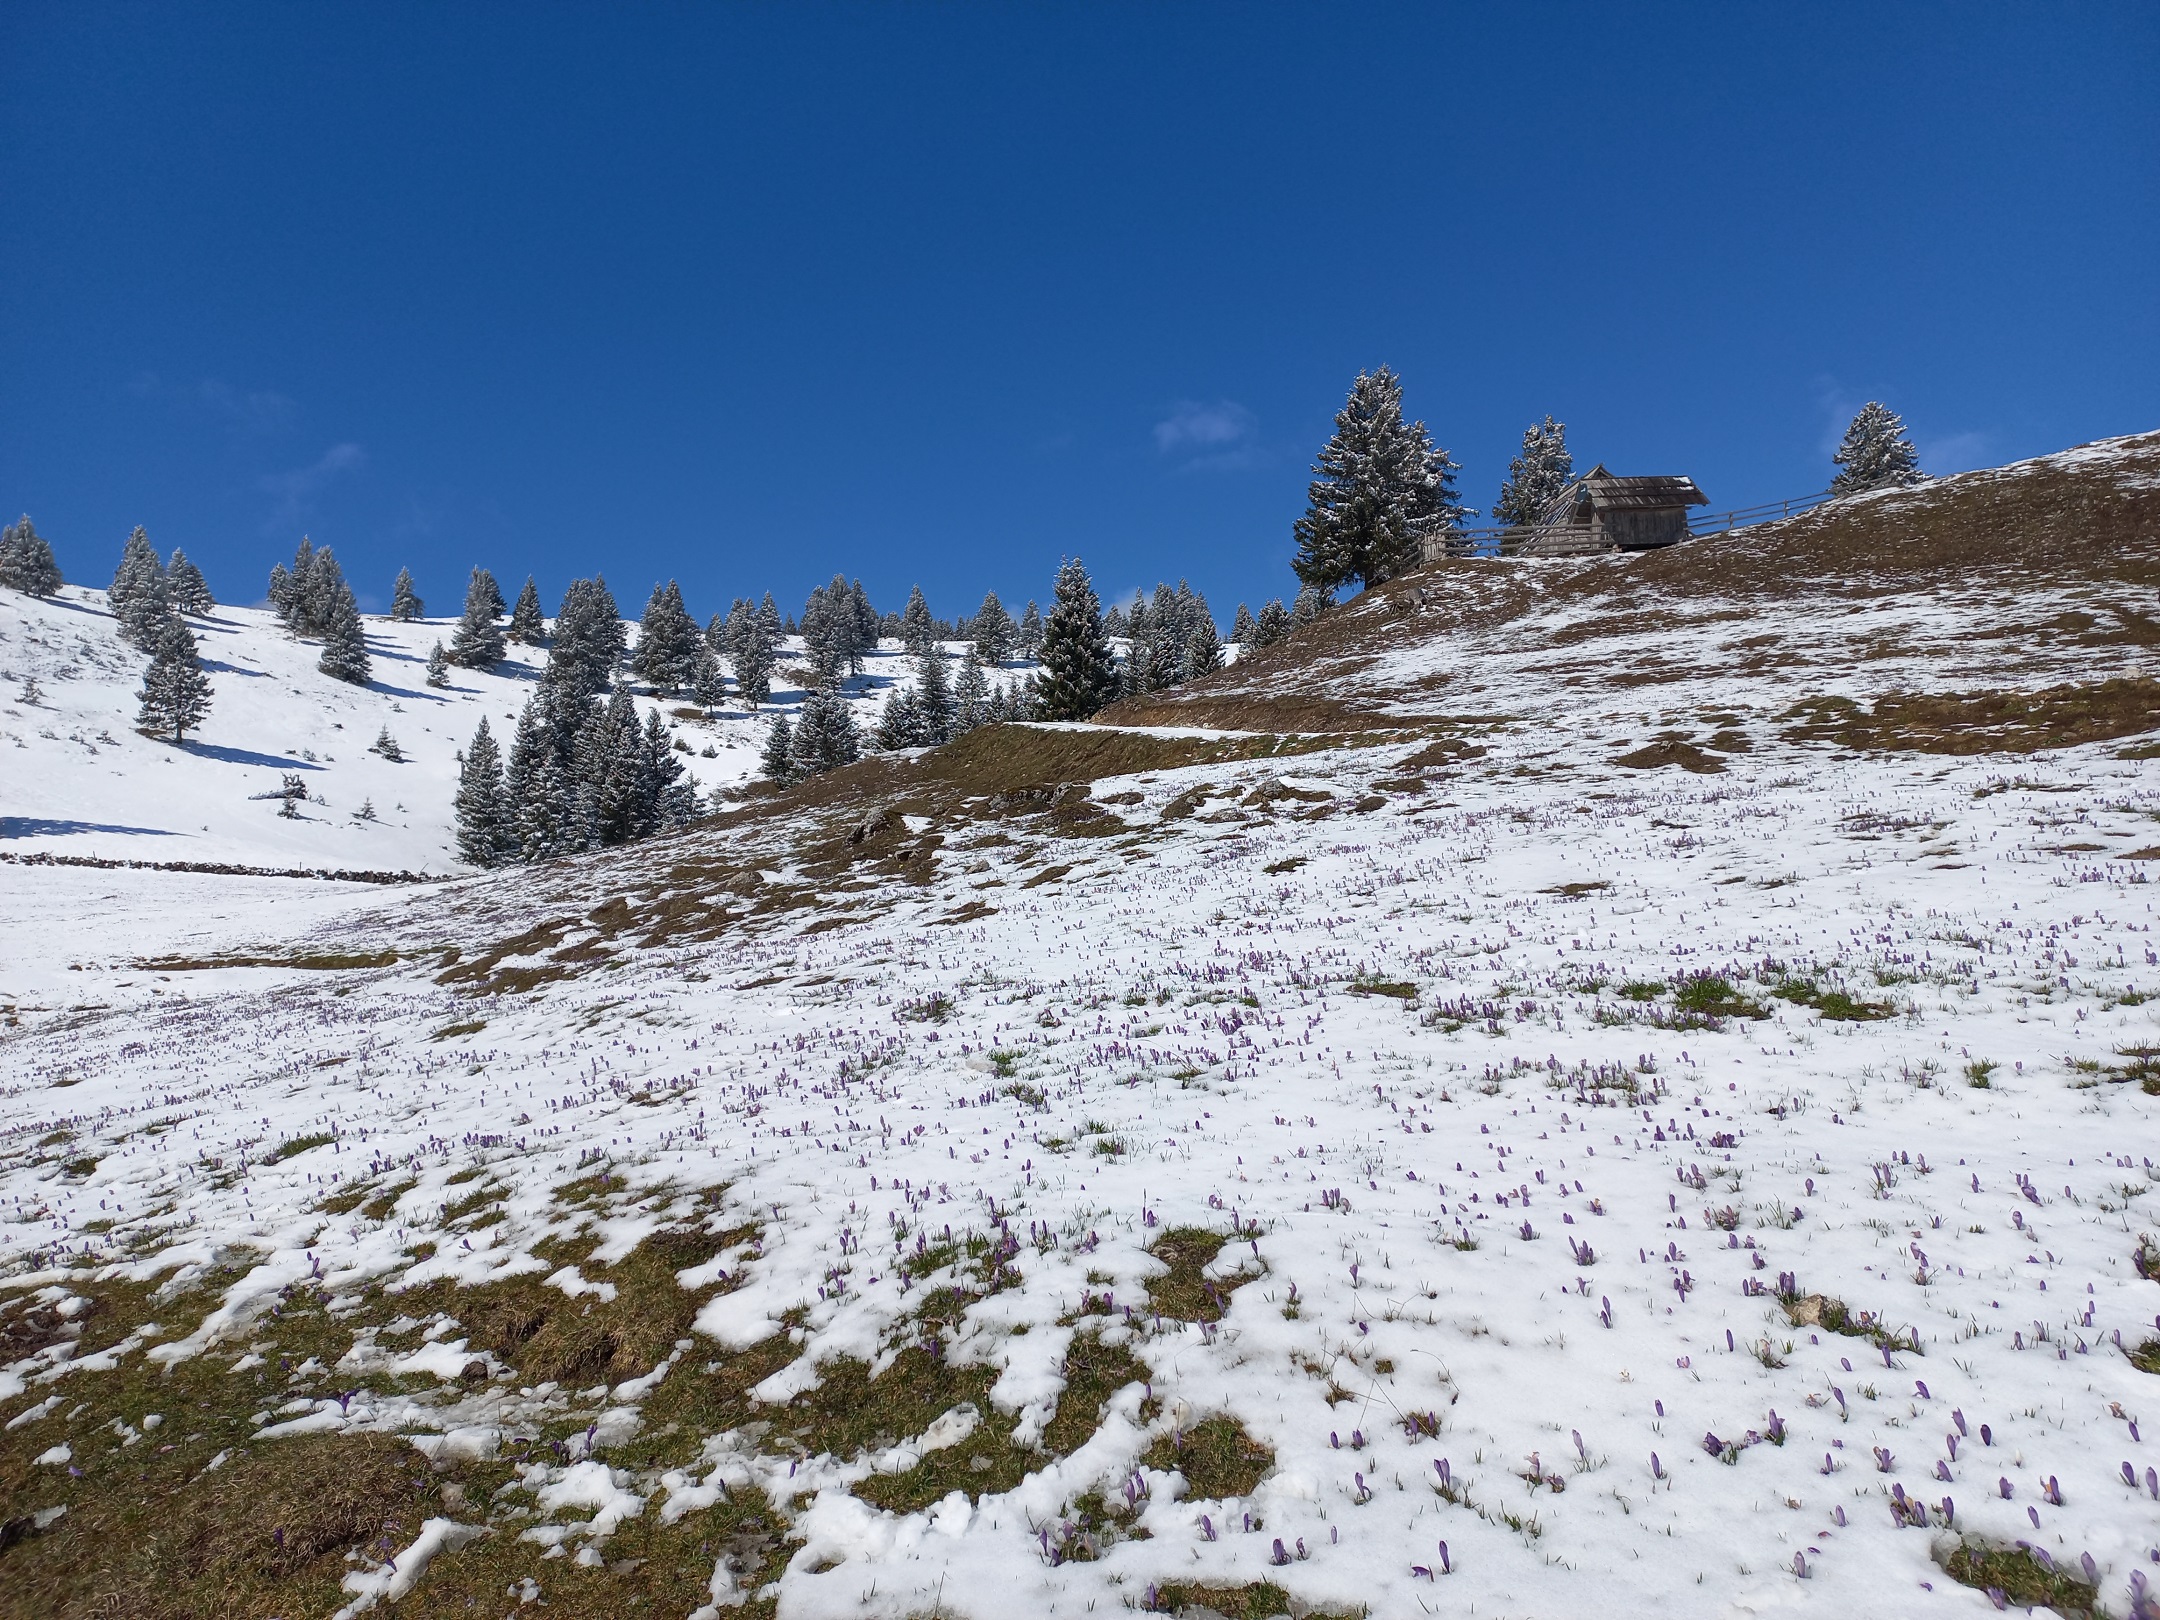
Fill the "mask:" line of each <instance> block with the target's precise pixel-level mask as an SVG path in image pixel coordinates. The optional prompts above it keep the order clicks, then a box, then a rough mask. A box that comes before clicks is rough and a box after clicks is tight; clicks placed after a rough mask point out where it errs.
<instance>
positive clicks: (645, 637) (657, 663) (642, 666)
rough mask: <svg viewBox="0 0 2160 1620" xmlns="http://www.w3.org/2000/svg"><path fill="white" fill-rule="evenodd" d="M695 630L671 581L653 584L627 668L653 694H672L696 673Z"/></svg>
mask: <svg viewBox="0 0 2160 1620" xmlns="http://www.w3.org/2000/svg"><path fill="white" fill-rule="evenodd" d="M697 649H698V627H697V620H695V619H693V618H691V617H690V611H689V609H687V608H685V607H684V606H683V599H682V589H681V587H679V586H678V585H677V584H676V583H675V581H673V580H672V579H671V580H669V581H668V582H667V583H666V584H665V585H655V586H654V587H653V591H652V595H651V596H650V597H648V598H647V599H646V602H645V616H644V618H643V619H641V620H640V621H639V622H638V642H637V651H636V653H635V654H634V655H633V656H632V658H631V660H630V663H631V668H632V669H633V670H635V671H636V673H637V677H638V679H639V680H641V681H643V682H644V683H645V684H646V685H647V686H650V687H651V688H652V689H653V690H654V691H656V692H676V691H680V690H681V689H682V688H683V687H685V686H688V685H689V684H690V682H691V681H692V679H693V678H695V676H696V674H697Z"/></svg>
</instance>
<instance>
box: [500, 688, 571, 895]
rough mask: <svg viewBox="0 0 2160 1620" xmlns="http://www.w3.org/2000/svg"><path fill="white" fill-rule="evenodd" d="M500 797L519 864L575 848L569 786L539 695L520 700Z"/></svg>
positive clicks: (541, 694) (544, 703) (542, 696)
mask: <svg viewBox="0 0 2160 1620" xmlns="http://www.w3.org/2000/svg"><path fill="white" fill-rule="evenodd" d="M503 791H504V796H505V798H506V800H507V801H508V805H509V815H510V821H511V830H512V834H513V836H514V838H515V840H516V844H517V858H518V859H519V860H521V861H544V860H549V859H551V858H553V857H554V856H557V855H565V854H568V853H569V852H570V851H571V850H572V849H574V848H575V847H576V844H575V842H574V834H575V829H574V818H573V816H572V813H571V794H570V784H569V782H568V779H567V778H566V777H565V775H564V773H563V766H562V761H561V759H560V758H559V757H558V754H557V749H556V736H555V724H554V720H553V717H552V714H551V712H550V709H549V699H548V696H547V693H546V691H545V689H542V690H539V691H536V692H535V693H534V694H533V695H532V696H531V697H529V698H527V699H526V700H525V710H524V712H523V713H522V714H520V715H519V716H518V727H517V736H516V738H515V739H514V740H513V741H512V743H511V745H510V768H509V772H508V774H507V775H506V777H505V778H504V783H503Z"/></svg>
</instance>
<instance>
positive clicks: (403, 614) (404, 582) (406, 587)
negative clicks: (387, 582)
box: [390, 568, 427, 624]
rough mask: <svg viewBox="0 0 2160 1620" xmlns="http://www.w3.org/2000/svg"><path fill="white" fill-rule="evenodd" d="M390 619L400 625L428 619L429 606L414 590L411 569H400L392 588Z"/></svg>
mask: <svg viewBox="0 0 2160 1620" xmlns="http://www.w3.org/2000/svg"><path fill="white" fill-rule="evenodd" d="M390 617H391V618H392V619H393V620H395V621H396V622H397V623H399V624H411V623H412V622H413V621H414V620H415V619H424V618H426V617H427V604H426V603H424V602H422V601H421V600H420V596H419V593H418V592H417V591H415V590H414V589H413V579H412V570H411V569H410V568H400V569H399V570H398V571H397V580H396V582H395V583H394V584H392V585H391V587H390Z"/></svg>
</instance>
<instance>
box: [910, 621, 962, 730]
mask: <svg viewBox="0 0 2160 1620" xmlns="http://www.w3.org/2000/svg"><path fill="white" fill-rule="evenodd" d="M915 701H916V703H917V704H918V705H920V707H921V709H922V726H923V741H924V742H927V743H942V742H950V741H951V740H952V734H953V696H952V683H951V682H950V681H948V680H947V679H946V677H945V655H944V653H942V652H940V651H939V650H938V647H937V644H936V643H935V642H932V643H931V645H930V650H929V651H928V652H926V653H923V654H921V655H919V656H918V657H917V658H916V660H915Z"/></svg>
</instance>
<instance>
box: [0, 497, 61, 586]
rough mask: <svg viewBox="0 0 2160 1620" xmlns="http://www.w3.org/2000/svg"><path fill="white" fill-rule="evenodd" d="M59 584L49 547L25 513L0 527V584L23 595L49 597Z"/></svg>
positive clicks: (58, 576) (58, 574)
mask: <svg viewBox="0 0 2160 1620" xmlns="http://www.w3.org/2000/svg"><path fill="white" fill-rule="evenodd" d="M61 583H62V581H61V578H60V565H59V563H57V562H55V561H54V560H53V553H52V547H51V546H49V545H47V544H46V543H45V537H44V536H43V535H41V534H39V533H38V532H37V526H36V525H35V524H33V523H32V522H31V521H30V514H29V513H28V512H25V513H24V514H23V515H22V521H21V522H19V523H14V524H10V525H9V526H8V527H7V528H5V529H0V585H5V586H7V587H8V588H9V589H10V590H17V591H21V592H22V593H23V594H24V595H25V596H51V595H53V594H54V593H55V592H57V591H58V590H59V589H60V586H61Z"/></svg>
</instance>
